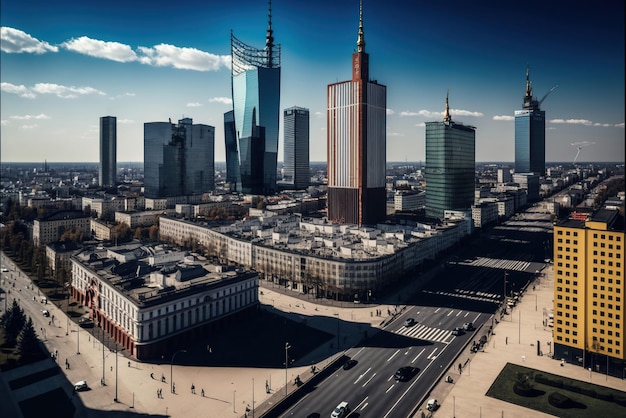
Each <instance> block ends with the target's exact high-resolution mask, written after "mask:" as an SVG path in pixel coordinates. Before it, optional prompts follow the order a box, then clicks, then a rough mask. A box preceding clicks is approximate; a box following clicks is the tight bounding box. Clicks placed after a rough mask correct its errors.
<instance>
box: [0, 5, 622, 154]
mask: <svg viewBox="0 0 626 418" xmlns="http://www.w3.org/2000/svg"><path fill="white" fill-rule="evenodd" d="M267 7H268V4H267V1H263V0H256V1H252V0H239V1H237V2H233V3H231V4H228V5H226V4H217V5H211V4H204V3H202V2H196V1H191V2H188V3H187V4H186V7H185V8H180V7H178V6H176V5H169V4H166V3H154V2H152V3H147V2H144V1H138V2H133V3H132V4H128V3H118V2H116V1H112V2H110V3H109V7H108V8H107V9H101V8H97V7H95V6H94V5H90V4H84V3H79V2H72V1H62V2H57V3H55V4H50V3H46V2H41V1H40V0H35V1H33V2H29V3H27V4H25V3H21V2H12V3H10V4H9V3H7V2H4V3H3V4H2V6H1V8H2V9H1V11H2V20H1V25H2V52H1V58H2V59H1V63H0V65H1V67H0V68H1V70H2V79H1V81H2V93H1V96H0V97H1V99H2V104H1V114H2V126H1V133H2V138H3V141H2V144H1V151H2V154H1V155H2V161H6V162H37V161H44V160H47V161H50V162H55V161H59V162H61V161H63V162H74V161H98V146H97V145H98V139H99V136H98V120H99V117H100V116H102V115H112V116H116V117H117V121H118V155H117V161H118V162H120V161H142V159H143V124H144V123H146V122H154V121H159V120H167V118H169V117H171V115H179V114H180V115H183V116H184V117H190V118H193V119H194V121H195V122H196V123H201V124H208V125H211V126H214V127H215V160H216V161H218V162H219V161H225V150H224V130H223V115H224V113H225V112H226V111H228V110H229V109H231V108H232V100H231V97H232V95H231V84H230V57H229V54H230V30H231V29H232V30H233V31H234V33H236V34H237V37H238V38H239V39H241V40H242V41H243V42H246V43H248V44H251V45H257V46H260V45H263V44H264V41H265V34H266V29H267V12H268V11H267ZM358 8H359V2H358V1H357V0H351V1H342V2H333V3H331V2H329V1H327V0H323V1H320V2H315V3H314V4H308V3H306V4H299V3H295V4H294V2H285V1H283V0H278V1H273V2H272V28H273V30H274V38H275V42H276V44H280V45H281V50H282V55H283V56H282V62H281V67H282V74H281V98H280V103H281V104H280V108H281V114H282V110H283V109H286V108H289V107H291V106H301V107H306V108H309V109H310V111H311V121H310V123H311V134H310V143H311V145H310V147H311V148H310V155H311V161H326V86H327V85H328V84H332V83H335V82H337V81H340V80H345V79H347V78H348V77H349V76H350V68H349V67H348V65H349V61H348V60H349V59H350V55H351V53H352V52H353V51H354V49H355V41H356V31H355V28H356V27H357V25H358ZM190 10H191V11H192V12H191V13H190ZM329 11H330V12H329ZM540 12H541V13H539V11H538V10H535V9H532V8H529V9H528V10H525V9H523V8H521V7H519V4H517V3H510V4H504V5H502V4H500V3H499V2H498V3H495V2H493V3H492V2H486V3H481V4H465V3H463V2H457V1H452V2H447V3H445V4H441V5H428V6H423V7H417V6H410V7H407V6H406V5H405V4H404V3H401V2H398V1H396V0H392V2H391V3H389V2H386V3H385V4H378V3H376V2H373V1H371V0H370V1H367V0H366V1H365V2H364V4H363V15H364V26H365V33H366V39H367V50H368V52H369V53H370V54H372V56H375V57H376V59H375V60H373V61H372V64H371V66H370V74H371V76H370V78H371V79H372V80H381V82H383V83H384V84H385V85H386V86H387V89H388V92H387V96H388V97H387V161H388V162H391V161H405V160H407V161H423V160H424V159H425V152H424V148H425V132H424V124H425V122H430V121H439V120H442V119H443V110H444V109H443V106H442V105H441V104H442V103H443V100H444V98H445V95H446V92H447V90H448V89H450V100H451V102H452V103H455V106H453V108H452V109H451V110H450V113H451V116H452V118H453V120H455V121H459V122H462V123H465V124H468V125H472V126H476V128H477V130H476V160H477V162H485V161H503V162H512V161H514V121H513V119H514V111H515V110H517V109H520V108H521V106H522V102H523V97H524V93H525V71H526V66H527V65H528V66H529V67H530V73H531V79H532V81H533V92H534V95H535V96H536V97H537V98H541V97H543V95H544V94H545V93H547V92H548V91H549V90H550V89H551V88H552V87H553V86H554V85H557V84H558V85H559V87H558V89H557V90H556V91H554V92H553V93H552V94H551V95H550V96H549V97H548V98H547V99H546V100H545V102H544V103H543V104H542V106H541V108H542V110H545V112H546V161H548V162H552V161H562V162H568V161H574V160H575V159H577V161H578V162H594V161H624V160H623V158H624V157H623V156H624V94H623V92H624V77H623V76H624V52H623V51H624V21H623V12H624V6H623V3H622V2H617V1H611V2H609V4H608V5H605V7H602V8H600V7H594V5H591V4H590V5H577V6H576V7H571V3H566V2H564V1H556V2H550V3H549V4H545V5H542V7H541V11H540ZM183 17H184V18H183ZM69 121H71V122H72V123H68V122H69ZM282 132H283V123H282V116H281V123H280V133H279V141H280V145H279V150H278V155H279V160H281V157H282V155H283V134H282ZM68 150H71V151H69V152H68ZM578 154H579V155H578Z"/></svg>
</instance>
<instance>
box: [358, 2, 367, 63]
mask: <svg viewBox="0 0 626 418" xmlns="http://www.w3.org/2000/svg"><path fill="white" fill-rule="evenodd" d="M356 46H357V52H365V38H364V37H363V0H360V1H359V37H358V39H357V41H356Z"/></svg>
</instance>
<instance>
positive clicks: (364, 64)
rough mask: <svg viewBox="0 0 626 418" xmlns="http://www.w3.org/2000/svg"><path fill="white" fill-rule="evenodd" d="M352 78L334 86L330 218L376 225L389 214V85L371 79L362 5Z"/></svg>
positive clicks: (329, 117)
mask: <svg viewBox="0 0 626 418" xmlns="http://www.w3.org/2000/svg"><path fill="white" fill-rule="evenodd" d="M356 45H357V51H356V52H355V53H353V54H352V80H349V81H344V82H340V83H335V84H330V85H329V86H328V89H327V92H328V110H327V124H328V125H327V126H328V128H327V132H328V138H327V153H328V218H329V219H330V220H331V221H338V222H345V223H354V224H358V225H373V224H376V223H377V222H380V221H383V220H384V219H385V215H386V200H387V199H386V191H385V169H386V167H385V165H386V156H387V154H386V153H387V149H386V146H387V137H386V124H387V114H386V111H387V110H386V107H387V88H386V87H385V86H383V85H381V84H378V83H377V82H376V81H370V80H369V55H368V54H367V53H366V52H365V39H364V36H363V6H362V4H361V5H360V8H359V33H358V38H357V43H356Z"/></svg>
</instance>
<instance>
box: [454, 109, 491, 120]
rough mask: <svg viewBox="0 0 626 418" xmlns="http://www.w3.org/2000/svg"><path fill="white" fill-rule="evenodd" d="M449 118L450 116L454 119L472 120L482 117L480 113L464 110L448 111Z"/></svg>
mask: <svg viewBox="0 0 626 418" xmlns="http://www.w3.org/2000/svg"><path fill="white" fill-rule="evenodd" d="M450 116H452V117H453V118H454V116H472V117H474V118H482V117H483V116H485V115H483V114H482V112H473V111H471V110H465V109H450Z"/></svg>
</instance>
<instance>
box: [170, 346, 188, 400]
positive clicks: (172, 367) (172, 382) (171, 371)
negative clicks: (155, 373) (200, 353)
mask: <svg viewBox="0 0 626 418" xmlns="http://www.w3.org/2000/svg"><path fill="white" fill-rule="evenodd" d="M180 352H183V353H186V352H187V350H178V351H177V352H175V353H174V354H172V361H170V391H171V392H172V393H174V357H176V354H178V353H180Z"/></svg>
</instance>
